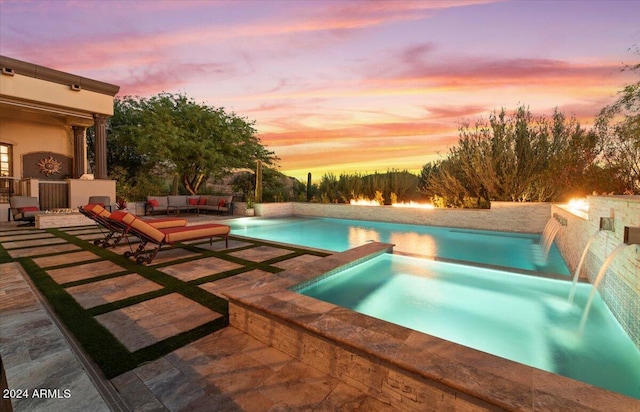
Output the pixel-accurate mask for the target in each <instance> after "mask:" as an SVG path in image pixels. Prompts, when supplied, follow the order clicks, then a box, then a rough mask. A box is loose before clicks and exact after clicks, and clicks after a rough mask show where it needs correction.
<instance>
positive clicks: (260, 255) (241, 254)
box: [229, 246, 293, 262]
mask: <svg viewBox="0 0 640 412" xmlns="http://www.w3.org/2000/svg"><path fill="white" fill-rule="evenodd" d="M291 253H293V252H292V251H290V250H287V249H281V248H277V247H272V246H257V247H254V248H251V249H244V250H239V251H237V252H231V253H229V254H230V255H231V256H235V257H238V258H241V259H246V260H249V261H252V262H264V261H265V260H269V259H273V258H277V257H281V256H285V255H288V254H291Z"/></svg>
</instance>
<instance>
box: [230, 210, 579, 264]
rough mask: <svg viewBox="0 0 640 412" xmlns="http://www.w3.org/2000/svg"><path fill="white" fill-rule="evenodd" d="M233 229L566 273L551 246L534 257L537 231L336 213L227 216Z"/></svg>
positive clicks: (326, 245)
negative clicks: (539, 258)
mask: <svg viewBox="0 0 640 412" xmlns="http://www.w3.org/2000/svg"><path fill="white" fill-rule="evenodd" d="M229 224H230V226H231V229H232V233H233V234H235V235H242V236H248V237H253V238H258V239H264V240H270V241H275V242H282V243H290V244H296V245H300V246H306V247H313V248H319V249H326V250H331V251H335V252H343V251H345V250H348V249H351V248H354V247H356V246H360V245H362V244H365V243H367V242H371V241H376V242H383V243H392V244H395V245H396V246H395V248H394V251H395V252H400V253H405V254H411V255H417V256H423V257H438V258H441V259H449V260H456V261H463V262H469V263H472V264H474V263H475V264H481V265H491V266H501V267H504V268H512V269H520V270H525V271H535V272H542V273H548V274H556V275H563V276H569V275H570V273H569V269H568V268H567V265H566V263H565V262H564V260H563V258H562V255H561V254H560V252H559V251H558V249H557V247H556V246H555V245H553V246H552V247H551V250H550V252H549V255H548V259H547V260H546V264H545V265H544V266H538V265H536V262H534V259H533V256H532V252H531V245H532V244H534V243H536V244H537V243H538V242H539V241H540V235H531V234H520V233H509V232H493V231H484V230H473V229H459V228H447V227H436V226H420V225H408V224H398V223H385V222H371V221H361V220H347V219H334V218H309V217H286V218H241V219H235V220H233V221H229Z"/></svg>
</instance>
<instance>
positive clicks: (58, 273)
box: [47, 260, 125, 284]
mask: <svg viewBox="0 0 640 412" xmlns="http://www.w3.org/2000/svg"><path fill="white" fill-rule="evenodd" d="M123 270H125V269H124V268H123V267H122V266H119V265H116V264H115V263H111V262H109V261H108V260H103V261H100V262H94V263H86V264H83V265H78V266H71V267H65V268H61V269H52V270H48V271H47V273H48V274H49V276H51V277H52V278H53V280H55V281H56V282H58V284H63V283H67V282H75V281H76V280H84V279H91V278H95V277H98V276H102V275H108V274H110V273H116V272H121V271H123Z"/></svg>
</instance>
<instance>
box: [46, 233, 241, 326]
mask: <svg viewBox="0 0 640 412" xmlns="http://www.w3.org/2000/svg"><path fill="white" fill-rule="evenodd" d="M51 231H52V232H53V233H54V234H56V235H58V236H60V237H62V238H63V239H65V240H67V241H68V242H69V243H73V244H75V245H77V246H80V247H81V248H83V249H85V250H89V251H91V252H93V253H95V254H96V255H98V256H101V257H102V258H104V259H107V260H109V261H111V262H112V263H115V264H117V265H119V266H121V267H123V268H125V269H126V270H127V271H128V272H133V273H137V274H139V275H140V276H143V277H144V278H146V279H148V280H150V281H152V282H155V283H157V284H159V285H161V286H164V287H165V288H167V289H168V290H170V291H173V292H178V293H180V294H181V295H183V296H185V297H187V298H189V299H191V300H194V301H196V302H198V303H199V304H201V305H203V306H205V307H208V308H210V309H212V310H214V311H216V312H218V310H220V312H218V313H221V314H223V315H226V314H227V312H228V308H227V301H226V300H224V299H222V298H219V297H217V296H215V295H212V294H211V293H209V292H207V291H205V290H202V289H200V288H198V287H197V286H194V285H191V284H189V283H187V282H183V281H182V280H180V279H177V278H175V277H173V276H170V275H167V274H166V273H162V272H161V271H159V270H157V269H156V268H155V267H150V266H144V265H139V264H137V263H136V262H134V261H132V260H130V259H128V258H125V257H124V256H122V255H118V254H116V253H114V252H112V251H110V250H108V249H103V248H101V247H99V246H95V245H93V244H92V243H89V242H86V241H84V240H80V239H78V238H77V237H75V236H71V235H67V234H66V233H62V232H60V231H57V230H55V229H51ZM56 232H58V233H56Z"/></svg>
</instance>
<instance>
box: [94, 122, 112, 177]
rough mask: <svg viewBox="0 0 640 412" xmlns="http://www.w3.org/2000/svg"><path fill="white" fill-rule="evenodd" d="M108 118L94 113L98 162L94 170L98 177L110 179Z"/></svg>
mask: <svg viewBox="0 0 640 412" xmlns="http://www.w3.org/2000/svg"><path fill="white" fill-rule="evenodd" d="M107 118H108V116H105V115H103V114H94V115H93V121H94V126H95V130H96V147H95V153H96V164H95V170H94V171H93V173H94V176H95V178H96V179H108V178H109V177H108V175H107Z"/></svg>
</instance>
